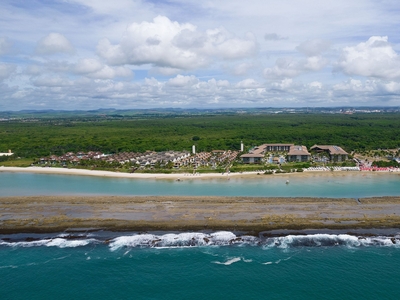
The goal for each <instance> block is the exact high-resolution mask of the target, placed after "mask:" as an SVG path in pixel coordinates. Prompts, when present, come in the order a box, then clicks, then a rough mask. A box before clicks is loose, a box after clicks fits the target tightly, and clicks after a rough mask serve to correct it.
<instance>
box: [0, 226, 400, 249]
mask: <svg viewBox="0 0 400 300" xmlns="http://www.w3.org/2000/svg"><path fill="white" fill-rule="evenodd" d="M90 244H107V245H108V247H109V249H110V250H111V251H117V250H119V249H121V248H128V249H129V248H157V249H163V248H189V247H207V246H230V245H235V246H246V245H249V246H261V247H262V248H263V249H265V250H267V249H270V248H278V249H288V248H297V247H336V246H345V247H348V248H357V247H369V246H381V247H399V248H400V236H392V237H389V236H355V235H349V234H310V235H287V236H280V237H267V238H265V237H254V236H248V235H242V236H240V235H239V236H238V235H236V234H234V233H233V232H229V231H218V232H213V233H202V232H184V233H167V234H163V235H157V234H151V233H142V234H132V235H123V236H118V237H111V238H107V239H105V238H104V237H101V236H96V234H95V233H94V234H93V233H92V234H91V235H90V237H89V236H84V235H82V236H73V237H71V236H68V235H65V234H60V235H58V236H56V237H54V238H43V239H38V240H25V241H10V240H9V239H4V240H1V239H0V246H10V247H43V246H45V247H57V248H75V247H84V246H87V245H90Z"/></svg>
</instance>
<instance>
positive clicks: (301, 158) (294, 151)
mask: <svg viewBox="0 0 400 300" xmlns="http://www.w3.org/2000/svg"><path fill="white" fill-rule="evenodd" d="M310 152H311V153H310ZM310 152H309V150H308V149H307V147H306V146H297V145H294V144H263V145H260V146H256V147H253V148H251V149H250V150H249V151H248V153H244V145H243V142H242V143H241V145H240V151H232V150H214V151H211V152H198V153H197V152H196V147H195V146H193V147H192V151H191V152H189V151H164V152H153V151H147V152H145V153H135V152H122V153H118V154H104V153H101V152H93V151H91V152H88V153H84V152H78V153H72V152H69V153H66V154H65V155H62V156H56V155H52V156H50V157H43V158H40V159H39V160H38V161H37V163H38V164H40V165H44V166H52V165H62V166H70V165H76V166H77V165H85V163H83V162H84V161H91V162H92V163H93V162H96V161H102V162H103V163H104V162H105V163H109V164H113V165H114V166H115V165H122V166H123V165H125V166H132V169H133V170H145V169H154V168H161V169H162V168H174V169H193V170H194V169H200V168H206V169H226V170H227V171H228V170H229V168H230V167H231V166H232V164H233V163H235V162H236V163H238V164H256V165H269V164H271V165H279V166H281V165H283V164H286V163H295V162H299V163H300V162H301V163H305V162H310V161H312V162H315V163H317V164H318V163H320V165H324V164H327V163H330V162H335V163H340V162H345V161H347V160H348V159H349V154H348V153H347V152H346V151H344V150H343V149H342V148H341V147H339V146H335V145H314V146H313V147H311V148H310ZM86 165H89V164H86ZM260 167H261V166H260ZM359 167H360V166H357V167H356V168H357V169H358V170H359ZM361 167H362V166H361ZM318 168H321V167H316V169H318ZM336 168H337V169H338V168H341V167H336ZM309 169H310V170H311V169H312V168H309ZM352 169H354V168H352V167H346V170H352Z"/></svg>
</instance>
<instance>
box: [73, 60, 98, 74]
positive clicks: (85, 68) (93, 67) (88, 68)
mask: <svg viewBox="0 0 400 300" xmlns="http://www.w3.org/2000/svg"><path fill="white" fill-rule="evenodd" d="M103 67H104V65H103V64H102V63H101V62H99V61H98V60H97V59H92V58H85V59H81V60H80V61H78V62H77V63H76V64H75V66H74V67H73V69H74V71H75V72H76V73H78V74H88V73H94V72H98V71H100V70H101V69H102V68H103Z"/></svg>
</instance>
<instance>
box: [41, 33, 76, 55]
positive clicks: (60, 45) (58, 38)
mask: <svg viewBox="0 0 400 300" xmlns="http://www.w3.org/2000/svg"><path fill="white" fill-rule="evenodd" d="M73 52H74V47H73V46H72V44H71V43H70V41H69V40H68V39H67V38H66V37H65V36H63V35H62V34H60V33H50V34H48V35H47V36H45V37H44V38H42V39H41V40H40V41H39V42H38V43H37V46H36V53H37V54H39V55H50V54H57V53H73Z"/></svg>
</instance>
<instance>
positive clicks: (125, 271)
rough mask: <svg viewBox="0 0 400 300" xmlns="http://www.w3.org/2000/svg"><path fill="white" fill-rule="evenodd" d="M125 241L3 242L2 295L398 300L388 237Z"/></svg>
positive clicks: (399, 259)
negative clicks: (184, 243)
mask: <svg viewBox="0 0 400 300" xmlns="http://www.w3.org/2000/svg"><path fill="white" fill-rule="evenodd" d="M129 237H131V236H130V235H129V236H121V237H119V239H120V240H121V239H125V243H121V241H118V243H119V246H118V247H115V245H113V243H114V244H115V243H117V240H118V238H116V239H114V240H113V241H112V242H111V244H109V245H106V244H104V243H101V242H100V241H98V240H97V239H96V237H93V236H92V237H91V241H90V242H87V244H86V245H83V244H84V243H83V244H82V245H81V246H78V245H77V244H76V240H74V242H75V244H74V245H72V244H70V245H68V243H66V242H65V241H64V242H62V241H58V242H54V243H53V244H52V245H46V244H41V245H27V244H28V243H32V242H28V243H25V245H21V243H19V244H18V243H11V242H8V245H4V243H3V245H0V276H1V278H2V280H1V284H0V285H1V289H0V298H1V299H398V290H397V284H398V280H399V278H400V271H399V270H400V249H399V248H398V246H396V245H393V244H392V242H391V241H389V240H388V239H384V238H381V239H376V240H375V241H364V242H357V241H356V239H354V238H352V237H351V236H346V235H343V236H335V235H330V236H308V240H307V241H304V240H302V238H301V237H297V238H296V237H294V238H293V237H282V238H274V239H270V240H264V241H263V242H261V243H255V244H254V243H253V244H252V243H249V244H243V243H239V244H236V245H212V246H193V247H180V248H176V247H157V248H150V247H146V246H144V245H141V246H139V245H137V244H135V243H132V242H130V241H129ZM59 239H60V238H59ZM279 239H280V240H279ZM303 239H304V238H303ZM60 240H62V239H60ZM284 240H286V241H284ZM70 243H72V241H70ZM318 243H319V244H318ZM37 244H40V243H38V242H37Z"/></svg>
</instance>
